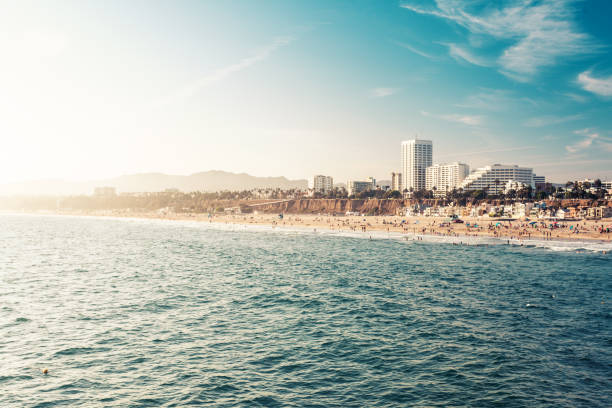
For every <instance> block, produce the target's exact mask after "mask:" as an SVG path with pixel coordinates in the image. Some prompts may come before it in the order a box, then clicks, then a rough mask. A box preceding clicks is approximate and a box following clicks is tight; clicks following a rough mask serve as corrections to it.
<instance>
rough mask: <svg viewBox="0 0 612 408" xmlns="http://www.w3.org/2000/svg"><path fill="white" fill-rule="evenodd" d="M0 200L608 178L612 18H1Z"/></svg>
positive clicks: (211, 7)
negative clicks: (5, 190) (415, 158)
mask: <svg viewBox="0 0 612 408" xmlns="http://www.w3.org/2000/svg"><path fill="white" fill-rule="evenodd" d="M3 10H5V12H3V14H2V16H0V24H2V26H3V27H4V29H5V31H6V32H7V33H8V35H6V36H5V38H4V39H2V40H0V50H1V51H2V55H3V61H2V62H3V64H2V66H3V71H4V75H3V76H2V77H1V78H0V87H2V89H3V90H4V92H3V93H2V94H1V95H0V114H1V115H2V117H3V120H1V121H0V135H2V136H1V137H2V138H3V141H4V143H3V149H2V150H1V152H0V154H1V155H2V157H0V159H2V160H0V163H1V164H0V174H2V176H0V182H10V181H18V180H26V179H40V178H63V179H89V178H98V177H110V176H116V175H120V174H126V173H136V172H148V171H156V172H157V171H158V172H166V173H174V174H188V173H193V172H197V171H203V170H210V169H220V170H228V171H235V172H247V173H250V174H254V175H259V176H267V175H285V176H287V177H291V178H306V177H309V176H310V175H312V174H315V173H316V174H319V173H322V174H329V175H332V176H334V178H335V179H336V181H339V182H340V181H346V180H347V179H349V178H350V179H360V178H365V177H367V176H369V175H372V176H375V177H377V178H378V179H388V178H389V177H390V175H389V173H390V172H391V171H397V170H399V162H400V158H399V146H400V142H401V141H402V140H405V139H409V138H413V137H414V136H415V135H417V134H418V135H419V137H421V138H426V139H431V140H433V141H434V161H435V162H446V161H455V160H460V161H464V162H467V163H468V164H470V165H471V166H472V167H478V166H482V165H486V164H491V163H504V164H519V165H525V166H530V167H533V168H534V169H535V172H536V173H537V174H542V175H546V176H548V177H549V178H550V179H552V180H553V181H558V182H561V181H565V180H566V179H570V178H571V179H575V178H583V177H601V178H605V179H612V54H611V52H610V46H611V45H612V29H611V28H610V25H609V18H610V16H612V2H610V1H605V0H598V1H594V0H593V1H565V0H554V1H495V2H490V1H474V0H469V1H457V0H437V1H410V0H406V1H400V2H397V1H373V0H372V1H287V0H284V1H271V0H268V1H261V2H255V1H174V2H167V1H158V2H155V1H130V2H125V1H105V2H99V1H98V2H96V1H58V2H27V1H23V2H8V1H7V2H4V4H3Z"/></svg>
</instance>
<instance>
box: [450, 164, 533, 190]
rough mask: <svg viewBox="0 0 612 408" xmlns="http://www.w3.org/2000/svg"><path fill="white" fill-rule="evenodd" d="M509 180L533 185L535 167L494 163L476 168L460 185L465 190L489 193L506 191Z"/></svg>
mask: <svg viewBox="0 0 612 408" xmlns="http://www.w3.org/2000/svg"><path fill="white" fill-rule="evenodd" d="M509 181H515V182H519V183H523V184H526V185H528V186H531V187H533V169H531V168H528V167H519V166H516V165H511V166H506V165H502V164H494V165H492V166H485V167H481V168H479V169H476V170H475V171H474V172H472V173H471V174H470V175H469V176H467V177H466V178H465V179H464V180H463V182H462V183H461V185H460V188H462V189H463V190H465V191H475V190H483V191H486V192H487V193H488V194H499V193H501V192H503V191H504V189H505V187H506V184H507V183H508V182H509Z"/></svg>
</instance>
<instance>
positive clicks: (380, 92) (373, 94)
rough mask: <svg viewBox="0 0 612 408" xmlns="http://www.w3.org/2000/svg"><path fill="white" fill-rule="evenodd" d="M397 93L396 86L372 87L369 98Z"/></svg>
mask: <svg viewBox="0 0 612 408" xmlns="http://www.w3.org/2000/svg"><path fill="white" fill-rule="evenodd" d="M394 93H397V89H396V88H374V89H372V90H371V91H370V98H384V97H385V96H391V95H393V94H394Z"/></svg>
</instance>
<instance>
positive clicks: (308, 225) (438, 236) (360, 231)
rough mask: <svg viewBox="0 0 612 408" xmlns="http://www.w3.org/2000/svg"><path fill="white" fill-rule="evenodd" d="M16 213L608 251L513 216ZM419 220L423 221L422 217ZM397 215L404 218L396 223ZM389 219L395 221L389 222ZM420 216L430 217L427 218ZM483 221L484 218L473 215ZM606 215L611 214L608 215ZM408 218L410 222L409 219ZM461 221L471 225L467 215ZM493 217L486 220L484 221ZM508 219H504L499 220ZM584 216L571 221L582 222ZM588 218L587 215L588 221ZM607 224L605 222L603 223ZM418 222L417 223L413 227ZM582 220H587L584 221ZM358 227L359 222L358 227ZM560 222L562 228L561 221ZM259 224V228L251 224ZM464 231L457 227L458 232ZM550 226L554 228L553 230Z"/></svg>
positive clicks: (611, 248)
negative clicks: (528, 229) (454, 219)
mask: <svg viewBox="0 0 612 408" xmlns="http://www.w3.org/2000/svg"><path fill="white" fill-rule="evenodd" d="M5 213H7V214H16V215H41V216H44V215H55V216H77V217H96V218H115V219H134V220H160V221H164V220H165V221H186V222H197V223H203V224H209V225H213V224H214V226H216V227H223V226H229V225H231V226H236V227H239V226H244V227H251V228H252V227H260V228H265V229H267V230H269V231H273V230H277V231H288V232H291V231H294V232H301V233H318V234H325V235H334V236H347V237H354V238H360V239H368V238H369V239H394V240H400V241H408V242H412V241H414V242H432V243H436V242H437V243H447V244H453V245H468V246H488V245H509V246H525V247H542V248H549V249H553V250H564V251H570V250H571V251H573V250H576V251H580V250H589V251H595V252H603V253H604V254H605V253H609V252H612V241H611V240H610V238H612V237H610V235H611V234H597V235H604V236H606V238H607V239H601V238H600V236H597V235H595V234H586V233H585V234H583V235H582V236H580V237H575V235H576V234H572V235H574V236H571V235H570V236H569V237H568V236H567V235H569V234H563V233H559V234H553V233H551V234H550V236H548V235H547V234H545V233H542V231H541V230H536V232H541V233H542V235H539V234H537V233H532V234H531V235H527V234H523V233H520V234H519V232H521V231H522V228H524V222H521V221H514V222H510V224H512V223H515V224H517V225H515V226H513V227H508V228H504V227H502V226H500V227H496V228H494V229H492V230H489V229H488V228H487V229H486V230H485V229H484V228H482V227H481V228H478V229H474V228H470V227H466V225H465V224H450V226H449V225H448V224H446V223H444V222H440V220H439V218H438V217H394V216H370V217H361V216H340V217H338V216H337V217H332V216H319V215H295V214H287V215H285V216H284V217H283V219H280V218H279V217H278V215H272V214H243V215H211V216H209V215H207V214H193V213H180V214H176V213H172V214H160V213H157V212H125V211H87V212H82V211H78V212H77V211H71V212H66V211H62V212H52V211H45V212H5ZM423 219H424V220H425V222H424V221H423ZM399 220H404V221H406V220H409V221H408V222H404V223H401V221H399ZM393 221H395V223H393ZM426 221H430V222H429V223H428V222H426ZM478 221H479V222H481V223H482V224H483V225H484V222H483V221H484V220H478ZM611 221H612V220H611ZM409 222H413V223H412V224H411V223H409ZM466 222H468V223H470V225H473V224H472V222H473V221H471V220H469V219H467V220H466ZM489 222H490V223H499V222H500V221H497V220H491V221H488V222H487V225H488V223H489ZM505 222H506V223H509V222H508V221H505ZM583 222H584V221H582V222H580V223H577V222H573V225H576V224H582V223H583ZM591 223H592V221H591ZM604 224H605V225H607V224H606V223H604ZM417 226H418V227H417ZM587 226H588V224H587ZM358 227H359V228H358ZM566 228H568V227H567V226H566ZM253 229H259V228H253ZM464 231H465V232H467V233H462V232H464ZM553 231H554V230H553Z"/></svg>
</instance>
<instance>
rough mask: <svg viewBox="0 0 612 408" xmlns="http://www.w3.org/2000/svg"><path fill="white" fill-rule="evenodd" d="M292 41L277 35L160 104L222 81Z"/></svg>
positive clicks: (185, 96) (182, 97) (186, 96)
mask: <svg viewBox="0 0 612 408" xmlns="http://www.w3.org/2000/svg"><path fill="white" fill-rule="evenodd" d="M292 41H293V38H292V37H277V38H276V39H274V41H273V42H272V43H270V44H268V45H266V46H265V47H261V48H259V49H257V50H256V51H255V52H254V53H253V54H252V55H250V56H248V57H245V58H243V59H241V60H240V61H238V62H236V63H234V64H231V65H227V66H225V67H222V68H219V69H217V70H215V71H213V72H211V73H209V74H207V75H204V76H202V77H201V78H199V79H197V80H195V81H193V82H192V83H190V84H188V85H187V86H185V87H184V88H182V89H181V90H179V91H178V92H177V93H176V94H174V95H173V96H172V97H171V98H169V99H168V100H166V101H164V102H163V103H161V105H166V104H168V103H171V102H174V101H177V100H181V99H187V98H190V97H192V96H193V95H195V94H196V93H198V92H199V91H201V90H202V89H204V88H206V87H208V86H210V85H212V84H214V83H216V82H219V81H222V80H224V79H226V78H227V77H229V76H230V75H232V74H235V73H237V72H240V71H242V70H245V69H247V68H249V67H251V66H253V65H255V64H257V63H258V62H261V61H263V60H265V59H267V58H268V57H270V55H272V54H273V53H274V52H275V51H276V50H278V49H279V48H282V47H284V46H286V45H288V44H289V43H291V42H292Z"/></svg>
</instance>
